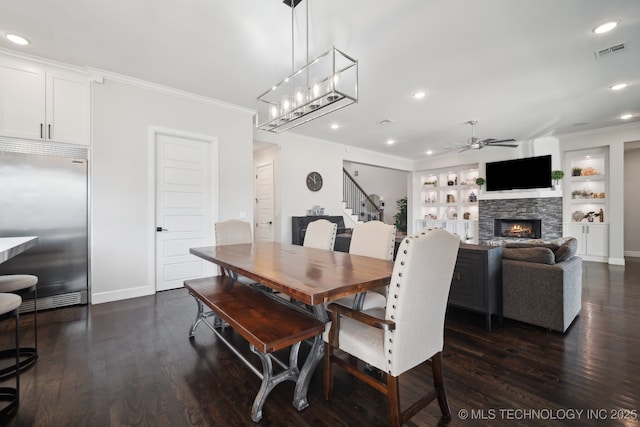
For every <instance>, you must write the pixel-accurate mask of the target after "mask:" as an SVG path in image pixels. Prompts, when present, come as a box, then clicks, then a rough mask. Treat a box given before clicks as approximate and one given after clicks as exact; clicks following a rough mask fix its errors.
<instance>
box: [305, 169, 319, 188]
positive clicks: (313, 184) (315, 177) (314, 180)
mask: <svg viewBox="0 0 640 427" xmlns="http://www.w3.org/2000/svg"><path fill="white" fill-rule="evenodd" d="M307 187H308V188H309V190H311V191H318V190H320V189H321V188H322V175H320V174H319V173H318V172H309V174H308V175H307Z"/></svg>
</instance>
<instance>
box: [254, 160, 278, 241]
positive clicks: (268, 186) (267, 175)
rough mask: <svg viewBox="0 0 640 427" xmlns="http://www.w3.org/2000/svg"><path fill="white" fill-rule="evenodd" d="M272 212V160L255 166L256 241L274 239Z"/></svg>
mask: <svg viewBox="0 0 640 427" xmlns="http://www.w3.org/2000/svg"><path fill="white" fill-rule="evenodd" d="M273 212H274V207H273V162H269V163H266V164H264V165H260V166H258V167H256V227H255V235H256V241H258V242H271V241H273V240H274V238H275V221H274V215H273Z"/></svg>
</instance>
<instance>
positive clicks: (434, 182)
mask: <svg viewBox="0 0 640 427" xmlns="http://www.w3.org/2000/svg"><path fill="white" fill-rule="evenodd" d="M436 184H437V181H427V182H425V183H424V184H422V185H428V186H430V187H435V186H436Z"/></svg>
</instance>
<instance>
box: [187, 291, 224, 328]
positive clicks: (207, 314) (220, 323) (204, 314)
mask: <svg viewBox="0 0 640 427" xmlns="http://www.w3.org/2000/svg"><path fill="white" fill-rule="evenodd" d="M189 295H191V296H192V297H193V298H194V299H195V300H196V304H197V305H198V312H197V313H196V320H194V322H193V325H191V328H190V329H189V338H193V337H194V336H195V335H196V328H197V327H198V325H199V324H200V322H203V321H204V320H205V319H206V318H207V317H211V316H213V317H214V321H213V326H214V327H225V326H228V325H227V324H226V322H223V321H222V319H221V318H220V317H218V316H216V314H215V313H214V312H213V311H206V312H205V311H204V304H203V303H202V301H200V300H199V299H198V298H197V297H196V296H195V295H193V294H192V293H189Z"/></svg>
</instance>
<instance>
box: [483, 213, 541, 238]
mask: <svg viewBox="0 0 640 427" xmlns="http://www.w3.org/2000/svg"><path fill="white" fill-rule="evenodd" d="M493 221H494V223H493V234H494V236H497V237H511V238H519V239H539V238H541V237H542V233H541V230H542V220H539V219H512V218H507V219H494V220H493Z"/></svg>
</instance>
